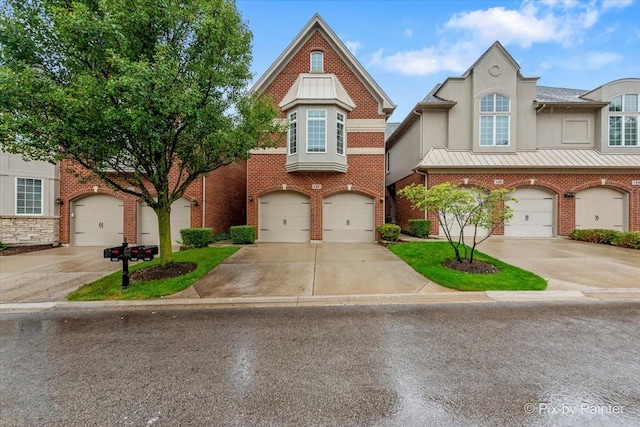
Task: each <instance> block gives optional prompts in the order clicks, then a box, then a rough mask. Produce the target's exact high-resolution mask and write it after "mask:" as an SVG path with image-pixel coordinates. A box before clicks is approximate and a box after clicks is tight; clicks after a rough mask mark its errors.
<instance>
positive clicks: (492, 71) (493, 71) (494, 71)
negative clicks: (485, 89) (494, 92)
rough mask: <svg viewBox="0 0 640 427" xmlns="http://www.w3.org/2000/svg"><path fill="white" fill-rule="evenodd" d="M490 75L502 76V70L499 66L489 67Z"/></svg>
mask: <svg viewBox="0 0 640 427" xmlns="http://www.w3.org/2000/svg"><path fill="white" fill-rule="evenodd" d="M489 74H491V75H492V76H493V77H498V76H499V75H500V74H502V70H501V69H500V67H499V66H497V65H493V66H491V67H489Z"/></svg>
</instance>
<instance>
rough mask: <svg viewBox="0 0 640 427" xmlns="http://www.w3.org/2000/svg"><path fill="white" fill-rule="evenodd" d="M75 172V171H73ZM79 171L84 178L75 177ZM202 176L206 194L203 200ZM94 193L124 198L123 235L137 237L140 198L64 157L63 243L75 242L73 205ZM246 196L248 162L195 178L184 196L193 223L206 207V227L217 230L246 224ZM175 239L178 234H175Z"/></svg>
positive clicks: (197, 223) (199, 224) (172, 176)
mask: <svg viewBox="0 0 640 427" xmlns="http://www.w3.org/2000/svg"><path fill="white" fill-rule="evenodd" d="M71 171H75V173H73V172H71ZM76 173H79V174H80V175H81V177H82V178H79V177H77V176H76ZM176 179H177V171H172V172H171V173H170V181H171V183H175V181H176ZM203 179H204V181H205V184H204V185H205V192H204V194H205V197H204V199H203V191H202V190H203V187H202V186H203ZM93 194H106V195H110V196H113V197H117V198H118V199H120V200H122V202H123V205H124V208H123V215H124V218H123V223H124V230H123V233H124V237H125V238H126V239H127V241H128V242H130V243H132V244H133V243H137V240H138V224H137V222H138V207H139V202H140V200H139V199H138V198H137V197H135V196H133V195H131V194H127V193H123V192H121V191H115V190H113V189H111V188H110V187H108V186H107V185H106V184H104V183H103V182H100V181H98V180H97V179H91V178H90V174H89V173H87V172H86V171H83V169H82V168H81V167H79V166H77V165H75V163H74V162H71V161H68V160H65V161H63V162H62V163H61V167H60V199H61V200H62V205H61V206H60V243H62V244H73V242H72V239H71V236H70V229H71V206H72V203H73V202H75V201H76V200H79V199H81V198H82V197H86V196H90V195H93ZM245 195H246V161H244V160H243V161H240V162H238V163H237V164H233V165H229V166H225V167H222V168H219V169H217V170H215V171H213V172H211V173H210V174H209V176H208V177H206V178H200V179H196V180H195V181H194V182H193V184H191V186H189V188H188V189H187V191H185V193H184V195H183V198H184V199H186V200H189V201H190V202H192V206H191V226H192V227H202V226H203V221H202V216H203V209H204V210H205V221H204V226H205V227H213V229H214V232H215V233H222V232H228V230H229V227H230V226H231V225H238V224H242V223H244V218H245V213H244V200H245ZM174 238H175V239H177V238H179V236H174Z"/></svg>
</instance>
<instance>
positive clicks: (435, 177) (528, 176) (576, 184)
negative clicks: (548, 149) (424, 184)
mask: <svg viewBox="0 0 640 427" xmlns="http://www.w3.org/2000/svg"><path fill="white" fill-rule="evenodd" d="M415 175H418V174H415ZM422 178H424V177H422ZM412 179H414V180H415V179H417V178H416V177H413V176H410V177H407V178H405V179H404V180H401V181H398V182H397V183H396V191H399V190H400V189H401V188H403V187H405V186H406V185H408V184H410V183H411V182H412ZM465 179H466V180H467V181H466V182H467V184H466V185H469V186H479V187H482V188H485V189H487V190H493V189H496V188H511V189H516V188H520V187H536V188H541V189H544V190H547V191H549V192H551V193H553V194H555V195H556V200H557V207H556V211H557V217H556V218H555V221H556V225H557V234H558V235H559V236H566V235H568V234H569V233H570V232H571V231H572V230H573V229H574V228H575V216H576V215H575V198H567V197H564V194H565V193H567V192H574V193H577V192H579V191H581V190H586V189H588V188H594V187H603V186H604V187H608V188H612V189H615V190H617V191H620V192H621V193H623V194H627V195H628V212H627V215H628V219H629V221H628V227H629V230H631V231H640V187H639V186H632V185H631V181H632V180H633V179H638V176H637V175H633V174H621V173H595V172H583V173H579V172H573V173H541V172H535V173H523V172H514V171H511V172H509V171H505V172H491V173H489V172H487V173H466V172H465V173H437V172H432V173H429V175H428V178H427V180H428V185H429V187H431V186H434V185H438V184H441V183H443V182H451V183H453V184H459V185H464V183H465ZM496 179H502V180H503V181H504V184H501V185H495V184H494V180H496ZM531 180H535V181H534V183H533V185H532V184H531ZM602 180H605V181H604V185H603V184H602V182H603V181H602ZM402 199H403V198H402V197H401V196H397V198H396V203H398V201H400V200H402ZM405 203H406V199H405ZM396 209H397V210H396V218H397V219H396V222H397V223H398V224H403V223H405V224H406V221H407V220H408V219H410V218H415V216H412V215H415V212H416V211H413V212H411V211H410V210H406V209H399V208H396ZM429 219H431V220H432V224H431V234H433V235H437V234H438V232H439V225H438V222H437V218H436V217H435V215H429ZM401 226H402V225H401ZM494 234H495V235H501V234H503V227H499V228H498V229H497V230H496V231H495V232H494Z"/></svg>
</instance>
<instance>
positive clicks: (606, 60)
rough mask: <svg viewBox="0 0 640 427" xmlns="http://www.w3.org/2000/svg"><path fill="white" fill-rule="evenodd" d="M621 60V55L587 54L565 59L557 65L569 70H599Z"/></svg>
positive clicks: (609, 53)
mask: <svg viewBox="0 0 640 427" xmlns="http://www.w3.org/2000/svg"><path fill="white" fill-rule="evenodd" d="M623 59H624V56H623V55H620V54H619V53H614V52H587V53H585V54H584V55H580V56H572V57H569V58H566V59H565V60H563V62H562V63H561V64H559V65H560V66H561V67H563V68H567V69H570V70H599V69H601V68H604V67H606V66H609V65H612V64H615V63H618V62H621V61H622V60H623Z"/></svg>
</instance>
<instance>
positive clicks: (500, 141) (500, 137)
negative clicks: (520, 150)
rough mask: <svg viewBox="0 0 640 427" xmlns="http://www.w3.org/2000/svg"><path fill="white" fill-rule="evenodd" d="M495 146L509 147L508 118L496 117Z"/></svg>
mask: <svg viewBox="0 0 640 427" xmlns="http://www.w3.org/2000/svg"><path fill="white" fill-rule="evenodd" d="M495 144H496V145H509V116H496V142H495Z"/></svg>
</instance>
